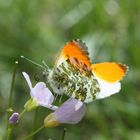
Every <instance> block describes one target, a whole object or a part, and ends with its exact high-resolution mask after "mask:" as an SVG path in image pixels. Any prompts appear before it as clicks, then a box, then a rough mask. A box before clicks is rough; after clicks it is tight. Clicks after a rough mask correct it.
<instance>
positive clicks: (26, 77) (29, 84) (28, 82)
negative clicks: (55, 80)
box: [22, 72, 32, 90]
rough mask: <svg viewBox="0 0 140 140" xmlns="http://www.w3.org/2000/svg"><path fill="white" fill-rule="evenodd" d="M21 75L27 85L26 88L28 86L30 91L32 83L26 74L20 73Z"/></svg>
mask: <svg viewBox="0 0 140 140" xmlns="http://www.w3.org/2000/svg"><path fill="white" fill-rule="evenodd" d="M22 74H23V76H24V78H25V79H26V81H27V84H28V86H29V88H30V90H31V89H32V83H31V80H30V77H29V75H28V74H27V73H26V72H22Z"/></svg>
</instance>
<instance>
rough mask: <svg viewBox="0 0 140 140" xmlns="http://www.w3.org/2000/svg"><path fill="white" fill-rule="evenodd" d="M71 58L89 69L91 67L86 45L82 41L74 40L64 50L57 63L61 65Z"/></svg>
mask: <svg viewBox="0 0 140 140" xmlns="http://www.w3.org/2000/svg"><path fill="white" fill-rule="evenodd" d="M69 58H75V59H77V60H79V61H80V62H81V63H83V64H85V65H87V66H88V67H90V66H91V62H90V58H89V56H88V50H87V47H86V44H85V43H84V42H83V41H82V40H80V39H75V40H72V41H70V42H68V43H67V44H66V45H65V46H64V47H63V48H62V50H61V53H60V56H59V58H58V61H57V63H58V64H61V63H62V62H63V61H65V60H67V59H69ZM58 64H57V65H58Z"/></svg>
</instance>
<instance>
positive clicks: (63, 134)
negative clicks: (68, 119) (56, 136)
mask: <svg viewBox="0 0 140 140" xmlns="http://www.w3.org/2000/svg"><path fill="white" fill-rule="evenodd" d="M66 131H67V128H64V130H63V133H62V136H61V139H60V140H64V139H65V135H66Z"/></svg>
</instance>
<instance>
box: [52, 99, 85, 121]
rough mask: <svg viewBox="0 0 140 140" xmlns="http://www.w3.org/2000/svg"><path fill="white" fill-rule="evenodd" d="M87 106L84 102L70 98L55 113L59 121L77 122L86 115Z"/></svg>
mask: <svg viewBox="0 0 140 140" xmlns="http://www.w3.org/2000/svg"><path fill="white" fill-rule="evenodd" d="M85 112H86V106H85V104H83V102H81V101H79V100H76V99H73V98H70V99H68V100H67V101H66V102H64V103H63V104H62V105H61V106H60V107H59V108H58V109H57V110H56V111H55V112H54V115H55V117H56V119H57V121H58V122H59V123H69V124H76V123H78V122H80V120H81V119H82V118H83V117H84V115H85Z"/></svg>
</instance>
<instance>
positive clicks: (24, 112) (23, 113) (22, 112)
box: [19, 109, 26, 118]
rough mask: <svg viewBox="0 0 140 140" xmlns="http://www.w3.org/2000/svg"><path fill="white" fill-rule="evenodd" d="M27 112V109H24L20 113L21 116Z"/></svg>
mask: <svg viewBox="0 0 140 140" xmlns="http://www.w3.org/2000/svg"><path fill="white" fill-rule="evenodd" d="M25 112H26V109H24V110H23V111H22V112H21V113H20V114H19V118H21V117H22V115H23V114H24V113H25Z"/></svg>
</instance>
